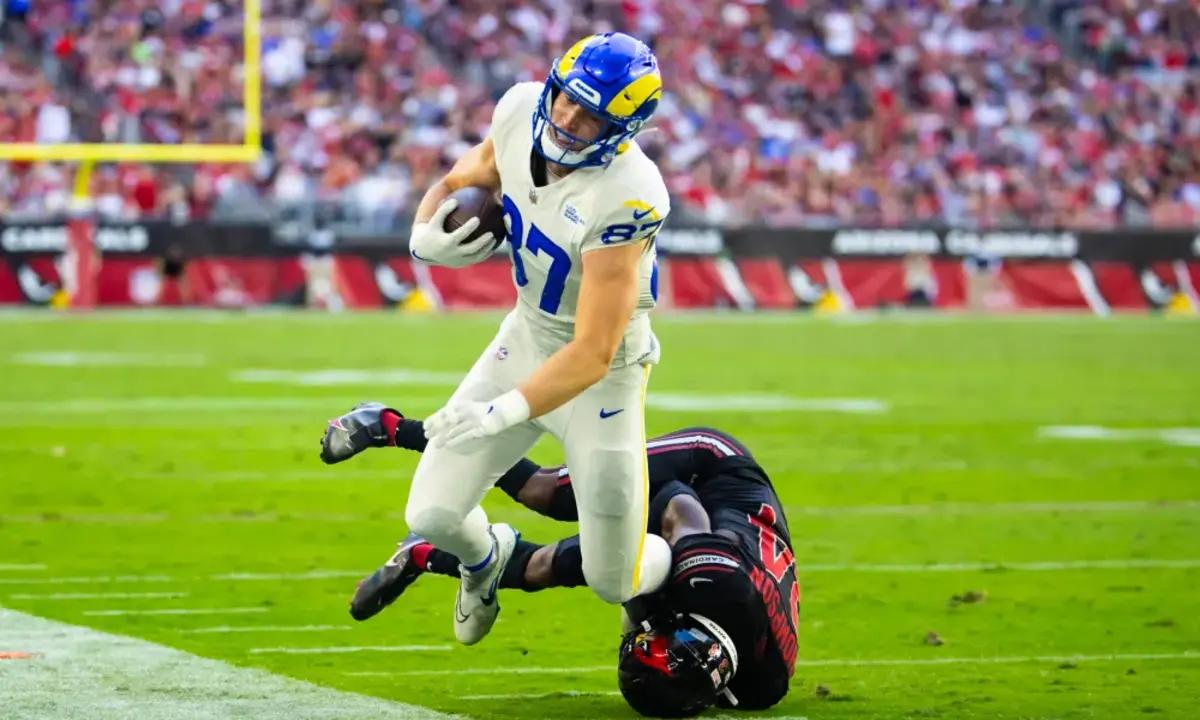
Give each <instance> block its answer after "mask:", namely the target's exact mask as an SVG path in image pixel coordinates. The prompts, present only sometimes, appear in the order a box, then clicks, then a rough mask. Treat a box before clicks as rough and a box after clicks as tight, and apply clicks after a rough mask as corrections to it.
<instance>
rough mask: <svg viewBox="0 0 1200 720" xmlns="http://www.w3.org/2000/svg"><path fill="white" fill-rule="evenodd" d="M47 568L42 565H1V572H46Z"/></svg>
mask: <svg viewBox="0 0 1200 720" xmlns="http://www.w3.org/2000/svg"><path fill="white" fill-rule="evenodd" d="M45 569H46V566H45V565H42V564H41V563H24V564H22V563H0V572H9V571H12V570H45Z"/></svg>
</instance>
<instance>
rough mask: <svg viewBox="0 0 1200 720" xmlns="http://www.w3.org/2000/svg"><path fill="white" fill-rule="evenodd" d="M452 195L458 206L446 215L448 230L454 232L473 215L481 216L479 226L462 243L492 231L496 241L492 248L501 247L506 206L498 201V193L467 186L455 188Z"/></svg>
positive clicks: (446, 227) (503, 236)
mask: <svg viewBox="0 0 1200 720" xmlns="http://www.w3.org/2000/svg"><path fill="white" fill-rule="evenodd" d="M450 197H452V198H454V199H455V200H458V207H456V208H454V211H453V212H451V213H450V214H449V215H447V216H446V226H445V229H446V232H453V231H455V230H457V229H458V228H460V227H462V225H463V223H465V222H467V221H468V220H470V219H471V218H473V217H477V218H479V227H477V228H475V232H473V233H471V234H470V235H468V236H467V238H466V239H465V240H463V241H462V244H464V245H465V244H467V243H469V242H472V241H474V240H477V239H479V236H480V235H483V234H484V233H487V232H490V233H492V235H494V236H495V238H496V241H495V243H494V244H493V245H492V249H493V250H495V249H496V248H498V247H500V243H502V242H504V238H505V230H504V208H503V207H502V206H501V205H500V203H499V202H497V201H496V195H495V194H494V193H493V192H492V191H490V190H487V189H484V188H480V187H465V188H460V189H458V190H455V191H454V192H453V193H451V195H450Z"/></svg>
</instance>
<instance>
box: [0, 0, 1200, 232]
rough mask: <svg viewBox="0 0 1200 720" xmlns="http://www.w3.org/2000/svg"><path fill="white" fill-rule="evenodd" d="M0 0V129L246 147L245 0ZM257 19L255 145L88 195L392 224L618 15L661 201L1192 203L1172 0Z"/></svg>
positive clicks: (1009, 221)
mask: <svg viewBox="0 0 1200 720" xmlns="http://www.w3.org/2000/svg"><path fill="white" fill-rule="evenodd" d="M0 3H2V4H3V5H4V7H5V16H4V18H3V21H2V23H0V141H10V142H11V141H37V142H43V143H57V142H67V141H88V142H155V143H176V142H234V143H238V142H241V139H242V129H241V127H242V105H241V92H242V72H243V66H242V62H241V55H242V30H241V28H242V20H241V14H242V8H241V5H240V3H238V2H231V1H223V0H165V1H164V0H90V1H86V0H55V1H54V2H49V1H45V0H0ZM849 8H853V10H851V9H849ZM263 14H264V17H263V23H262V34H263V56H262V76H263V127H264V139H263V145H264V149H265V151H266V154H265V156H264V158H263V160H262V161H261V162H259V163H258V164H257V165H255V166H249V167H243V166H233V165H200V166H158V167H149V166H137V165H123V166H120V167H112V166H109V167H105V168H102V169H101V170H100V171H98V172H97V175H96V177H95V179H94V183H95V185H94V187H93V193H94V196H95V197H96V198H97V201H98V208H99V210H100V212H101V213H103V214H104V215H107V216H110V217H123V218H139V217H143V218H144V217H149V216H165V217H171V218H175V219H186V218H261V217H279V216H286V215H287V214H289V213H292V214H295V213H313V212H320V213H324V214H325V215H327V216H328V217H329V218H332V219H333V221H335V222H336V223H338V226H339V227H345V228H355V229H359V230H363V231H367V232H372V231H382V230H387V229H389V228H392V227H394V226H395V225H396V224H397V223H398V222H403V220H404V218H405V217H406V214H407V213H408V212H411V209H412V207H413V205H414V203H415V201H416V199H417V198H419V196H420V193H421V192H422V191H423V190H424V189H425V187H427V186H428V184H429V183H430V182H431V181H432V180H433V179H434V176H435V175H437V174H438V173H440V172H442V171H443V170H444V169H445V168H446V167H448V165H449V164H450V163H451V162H452V161H453V159H454V158H455V157H456V156H457V155H458V154H459V153H460V152H462V151H463V150H464V149H465V148H466V147H467V146H468V144H470V143H475V142H478V141H479V140H480V139H481V137H482V136H483V134H484V133H485V132H486V129H487V126H488V123H489V120H490V115H491V109H492V106H493V103H494V101H495V100H496V98H498V97H499V95H500V94H502V93H503V91H504V90H505V89H506V88H507V87H508V86H510V85H511V84H512V83H514V82H517V81H522V80H542V79H543V78H544V77H545V74H546V71H547V69H548V67H549V63H550V60H551V59H552V58H553V57H554V56H555V55H556V54H557V53H558V52H560V51H561V50H562V49H564V47H566V46H567V45H568V44H569V43H570V42H572V41H573V40H574V39H576V38H578V37H580V36H583V35H586V34H589V33H593V32H599V31H603V30H607V29H623V30H626V31H629V32H632V33H634V34H636V35H638V36H640V37H642V38H643V39H645V40H646V41H648V42H649V43H650V44H651V45H652V47H654V49H655V50H656V52H657V53H658V56H659V58H660V61H661V63H662V68H663V75H664V80H665V85H666V88H667V96H666V97H665V99H664V102H663V104H662V106H661V108H660V110H659V113H658V115H657V116H656V122H655V124H654V129H653V131H652V132H648V133H646V134H644V135H643V136H642V137H641V139H640V142H641V143H642V145H643V147H645V148H646V150H647V151H648V152H649V153H650V154H651V156H652V157H655V158H656V159H657V160H658V161H659V164H660V167H661V168H662V169H663V171H664V174H665V175H666V177H667V180H668V185H669V188H670V189H671V191H672V193H673V194H674V195H675V197H676V214H675V217H676V218H686V219H688V220H692V221H695V222H703V223H717V224H723V225H747V224H750V225H753V224H768V225H774V226H788V225H801V224H802V225H808V226H828V225H837V224H850V223H856V224H871V225H905V224H930V223H935V224H952V225H961V226H974V227H999V226H1014V225H1029V224H1032V225H1036V226H1043V227H1051V226H1054V227H1064V226H1065V227H1087V228H1103V227H1111V226H1115V225H1154V226H1186V225H1195V224H1197V223H1198V222H1200V11H1198V9H1197V3H1195V2H1188V1H1187V0H1177V1H1172V0H1044V1H1041V2H1039V1H1037V0H1027V1H1025V2H1020V1H1017V2H1012V1H1010V2H1002V1H999V0H995V1H993V0H864V1H863V2H859V3H847V2H839V1H837V0H742V1H740V2H725V1H721V0H689V1H688V2H679V1H678V0H611V1H608V2H606V1H603V0H592V1H590V2H586V1H585V2H574V1H572V0H525V1H517V0H505V1H503V2H493V1H487V0H458V1H451V0H358V1H355V2H352V1H349V0H263ZM69 185H70V176H69V168H66V167H64V166H62V165H55V164H36V165H30V164H27V163H10V164H0V213H3V214H5V215H8V216H21V217H38V216H43V215H52V214H56V213H61V212H62V211H63V210H64V209H65V207H66V205H67V201H68V195H69ZM264 199H265V200H267V201H269V202H264Z"/></svg>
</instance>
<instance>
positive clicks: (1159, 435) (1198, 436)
mask: <svg viewBox="0 0 1200 720" xmlns="http://www.w3.org/2000/svg"><path fill="white" fill-rule="evenodd" d="M1037 434H1038V437H1041V438H1053V439H1056V440H1108V441H1123V442H1128V441H1137V440H1157V441H1159V442H1163V443H1166V444H1168V445H1179V446H1182V447H1200V428H1198V427H1172V428H1110V427H1104V426H1103V425H1046V426H1043V427H1040V428H1038V432H1037Z"/></svg>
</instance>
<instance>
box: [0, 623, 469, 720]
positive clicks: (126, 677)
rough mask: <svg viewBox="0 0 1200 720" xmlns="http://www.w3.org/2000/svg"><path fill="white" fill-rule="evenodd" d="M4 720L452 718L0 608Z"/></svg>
mask: <svg viewBox="0 0 1200 720" xmlns="http://www.w3.org/2000/svg"><path fill="white" fill-rule="evenodd" d="M0 637H3V638H4V649H5V650H13V651H21V652H28V653H31V654H33V655H34V657H33V658H31V659H29V660H20V661H12V662H2V663H0V707H2V708H4V710H3V712H2V713H0V714H2V715H3V716H4V717H5V718H14V719H15V718H69V717H70V718H87V719H88V720H128V718H138V719H139V720H176V719H177V718H198V719H200V718H202V719H203V720H233V719H234V718H255V720H300V719H301V718H309V719H312V720H316V719H318V718H319V719H320V720H362V719H363V718H384V717H386V718H394V719H395V720H449V716H447V715H443V714H441V713H436V712H434V711H432V710H429V709H426V708H422V707H418V706H415V705H407V704H404V703H398V702H392V701H388V700H383V699H380V698H373V697H367V696H365V695H358V694H355V693H349V692H343V691H339V690H333V689H331V688H326V687H320V686H317V685H313V684H311V683H306V682H303V681H300V680H295V679H293V678H288V677H283V676H281V675H275V674H272V673H269V672H266V671H265V670H259V669H254V668H240V667H234V666H232V665H229V664H228V663H223V662H220V661H218V660H212V659H209V658H202V657H198V656H196V655H192V654H190V653H186V652H184V651H182V650H176V649H174V648H169V647H165V646H163V645H157V644H155V643H151V642H147V641H145V640H138V639H135V638H131V637H125V636H121V635H112V634H109V633H104V632H100V631H97V630H92V629H90V628H86V627H80V626H77V625H68V624H66V623H61V622H55V621H51V620H45V619H43V618H39V617H35V616H33V615H27V614H25V613H19V612H15V611H12V610H5V609H3V608H0Z"/></svg>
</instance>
